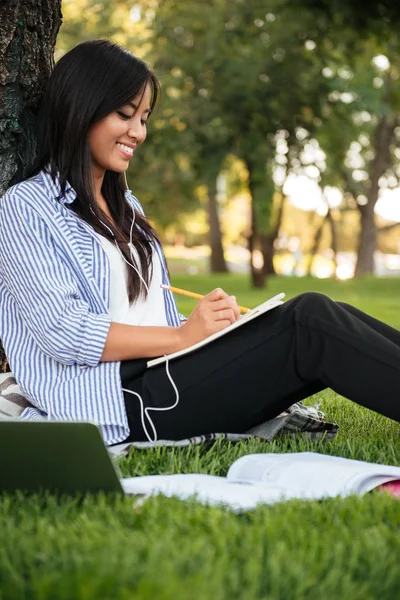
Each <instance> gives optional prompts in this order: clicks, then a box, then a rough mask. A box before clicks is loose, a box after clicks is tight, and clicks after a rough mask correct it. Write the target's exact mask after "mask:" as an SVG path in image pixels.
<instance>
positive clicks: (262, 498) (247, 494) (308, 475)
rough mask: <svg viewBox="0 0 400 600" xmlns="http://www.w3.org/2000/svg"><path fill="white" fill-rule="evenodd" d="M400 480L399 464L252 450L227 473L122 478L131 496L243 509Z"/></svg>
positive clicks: (358, 491)
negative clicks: (161, 497)
mask: <svg viewBox="0 0 400 600" xmlns="http://www.w3.org/2000/svg"><path fill="white" fill-rule="evenodd" d="M396 480H400V467H391V466H386V465H379V464H374V463H367V462H361V461H358V460H350V459H346V458H339V457H337V456H327V455H324V454H317V453H314V452H299V453H291V454H248V455H247V456H242V457H241V458H239V459H238V460H236V461H235V462H234V463H233V464H232V466H231V467H230V469H229V471H228V475H227V477H215V476H212V475H201V474H185V475H149V476H145V477H131V478H128V479H122V480H121V483H122V487H123V488H124V491H125V492H126V493H127V494H143V495H145V496H147V495H149V496H151V495H157V494H163V495H165V496H169V497H171V496H177V497H178V498H180V499H182V500H186V499H188V498H191V497H196V499H197V500H198V501H199V502H201V503H203V504H210V505H225V506H228V507H230V508H232V509H233V510H236V511H242V510H250V509H253V508H255V507H256V506H257V505H258V504H273V503H275V502H279V501H282V500H290V499H293V498H300V499H305V500H320V499H323V498H331V497H336V496H342V497H344V496H348V495H351V494H357V495H360V496H361V495H362V494H364V493H366V492H369V491H371V490H373V489H375V488H376V487H378V486H380V485H382V484H384V483H386V482H389V481H396Z"/></svg>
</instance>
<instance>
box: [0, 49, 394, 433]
mask: <svg viewBox="0 0 400 600" xmlns="http://www.w3.org/2000/svg"><path fill="white" fill-rule="evenodd" d="M157 94H158V82H157V79H156V78H155V76H154V74H153V73H152V72H151V71H150V70H149V68H148V67H147V66H146V65H145V64H144V63H143V62H142V61H141V60H139V59H137V58H136V57H134V56H132V55H131V54H130V53H129V52H127V51H126V50H123V49H122V48H120V47H118V46H116V45H115V44H112V43H111V42H108V41H103V40H99V41H91V42H85V43H83V44H80V45H79V46H77V47H76V48H74V49H73V50H71V51H70V52H69V53H68V54H66V55H65V56H64V57H63V58H61V60H60V61H59V62H58V64H57V65H56V67H55V69H54V72H53V74H52V76H51V78H50V81H49V85H48V89H47V91H46V93H45V96H44V99H43V103H42V108H41V116H40V127H39V144H38V148H39V162H38V169H37V172H36V174H35V175H34V176H33V177H32V178H30V179H28V180H26V181H24V182H22V183H20V184H18V185H16V186H14V187H12V188H11V189H10V190H9V191H8V192H7V193H6V194H5V196H4V197H3V198H2V200H1V203H0V204H1V209H0V236H1V240H0V280H1V283H0V307H1V331H0V337H1V339H2V340H3V343H4V348H5V351H6V354H7V356H8V360H9V363H10V366H11V369H12V371H13V372H14V374H15V377H16V379H17V381H18V382H19V383H20V385H21V387H22V389H23V391H24V392H25V394H26V396H27V398H28V399H29V400H30V401H31V403H32V405H33V408H30V409H27V410H26V411H25V413H24V415H23V417H24V418H42V417H43V416H47V417H48V418H50V419H72V420H90V421H95V422H97V423H99V424H100V426H101V428H102V432H103V436H104V439H105V441H106V443H108V444H115V443H118V442H122V441H124V440H143V439H146V438H148V439H155V438H156V437H157V436H158V437H159V438H168V439H179V438H183V437H188V436H192V435H195V434H202V433H208V432H212V431H231V432H243V431H246V430H248V429H249V428H251V427H252V426H254V425H256V424H258V423H261V422H262V421H264V420H266V419H268V418H272V417H274V416H275V415H276V414H278V413H279V412H281V411H282V410H283V409H285V408H287V407H288V406H289V405H291V404H292V403H294V402H296V401H298V400H301V399H303V398H305V397H307V396H309V395H311V394H313V393H315V392H317V391H320V390H322V389H324V388H326V387H328V386H329V387H331V388H333V389H334V390H335V391H337V392H338V393H340V394H343V395H344V396H346V397H348V398H350V399H352V400H354V401H355V402H358V403H359V404H362V405H364V406H367V407H368V408H371V409H373V410H376V411H378V412H380V413H382V414H384V415H387V416H389V417H391V418H393V419H397V420H400V401H399V390H400V332H398V331H396V330H395V329H392V328H391V327H389V326H387V325H385V324H384V323H381V322H379V321H377V320H375V319H373V318H372V317H369V316H368V315H366V314H364V313H362V312H360V311H358V310H357V309H355V308H353V307H351V306H348V305H345V304H342V303H337V302H333V301H331V300H330V299H329V298H327V297H325V296H322V295H319V294H313V293H310V294H303V295H301V296H298V297H297V298H294V299H293V300H290V301H288V302H286V303H285V304H284V305H282V306H280V307H278V308H276V309H274V310H272V311H270V312H268V313H266V314H265V315H263V316H262V317H259V318H258V319H255V320H254V321H251V322H249V323H248V324H247V325H246V326H244V327H240V328H238V329H236V330H234V331H232V332H231V333H229V334H228V335H227V336H223V337H222V338H220V339H218V340H216V341H215V342H213V343H211V344H209V345H207V346H205V347H204V348H202V349H200V350H198V351H196V352H194V353H193V354H188V355H187V356H184V357H181V358H179V359H176V360H174V361H171V363H170V364H169V363H167V365H166V366H165V365H160V366H158V367H155V368H151V369H147V370H146V362H147V359H148V358H150V357H155V356H160V355H164V354H170V353H172V352H174V351H177V350H180V349H183V348H186V347H188V346H190V345H192V344H194V343H196V342H198V341H200V340H202V339H204V338H205V337H207V336H209V335H210V334H212V333H214V332H216V331H219V330H221V329H223V328H225V327H226V326H228V325H229V324H230V323H232V322H233V321H235V320H236V319H237V318H238V317H239V308H238V306H237V303H236V300H235V298H234V297H232V296H229V295H228V294H226V293H225V292H224V291H223V290H221V289H216V290H214V291H212V292H211V293H210V294H208V295H207V296H206V297H205V298H203V299H202V300H200V301H199V303H198V305H197V306H196V308H195V309H194V311H193V313H192V314H191V315H190V317H189V319H188V320H186V321H185V320H183V319H182V318H181V317H180V316H179V315H178V312H177V309H176V306H175V302H174V299H173V297H172V295H171V293H170V292H169V291H165V290H162V289H161V288H160V283H164V284H168V274H167V268H166V264H165V260H164V256H163V253H162V251H161V247H160V244H159V241H158V238H157V235H156V233H155V231H154V230H153V228H152V227H151V226H150V224H149V223H148V221H147V220H146V218H145V216H144V215H143V212H142V209H141V207H140V204H139V203H138V201H137V200H136V198H135V197H134V196H133V195H132V194H131V192H130V191H129V190H126V189H125V185H124V173H125V171H126V170H127V168H128V165H129V161H130V160H131V159H132V157H133V156H134V153H135V151H136V149H137V147H138V146H139V145H140V144H141V143H143V142H144V140H145V138H146V123H147V120H148V118H149V116H150V114H151V112H152V110H153V108H154V105H155V103H156V100H157ZM151 410H153V411H154V412H152V414H151V417H150V414H149V411H151Z"/></svg>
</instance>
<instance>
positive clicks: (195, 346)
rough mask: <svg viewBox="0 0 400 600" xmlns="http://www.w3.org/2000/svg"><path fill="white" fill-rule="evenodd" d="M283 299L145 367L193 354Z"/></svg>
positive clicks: (245, 315)
mask: <svg viewBox="0 0 400 600" xmlns="http://www.w3.org/2000/svg"><path fill="white" fill-rule="evenodd" d="M284 297H285V294H284V293H281V294H278V295H277V296H274V297H273V298H270V299H269V300H266V302H263V303H262V304H259V305H258V306H256V307H255V308H252V309H251V310H249V312H247V313H246V314H244V315H243V316H242V317H240V319H238V320H237V321H235V322H234V323H232V324H231V325H228V327H225V329H222V331H217V333H214V334H213V335H210V336H209V337H207V338H205V339H204V340H202V341H201V342H198V343H197V344H193V346H189V347H188V348H184V350H179V351H178V352H173V353H172V354H168V355H167V356H160V357H159V358H153V359H152V360H149V361H148V363H147V366H148V367H155V366H156V365H159V364H161V363H163V362H166V360H167V358H168V360H173V359H174V358H178V357H179V356H184V355H185V354H189V353H190V352H194V351H195V350H198V348H202V347H203V346H206V345H207V344H210V343H211V342H213V341H214V340H216V339H218V338H220V337H222V336H223V335H226V334H227V333H229V332H230V331H232V330H233V329H237V328H238V327H242V325H246V323H248V322H249V321H252V320H253V319H256V318H257V317H259V316H260V315H263V314H264V313H266V312H268V311H269V310H272V309H273V308H276V307H277V306H280V305H281V304H283V298H284Z"/></svg>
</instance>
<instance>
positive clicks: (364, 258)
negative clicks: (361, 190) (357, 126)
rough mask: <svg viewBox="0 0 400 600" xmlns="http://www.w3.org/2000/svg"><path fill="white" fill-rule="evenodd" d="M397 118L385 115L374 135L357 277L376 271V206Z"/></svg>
mask: <svg viewBox="0 0 400 600" xmlns="http://www.w3.org/2000/svg"><path fill="white" fill-rule="evenodd" d="M396 125H397V119H393V121H391V122H390V121H388V117H387V116H384V117H382V118H381V120H380V121H379V123H378V125H377V128H376V130H375V135H374V144H373V145H374V152H375V158H374V159H373V161H372V165H371V171H370V178H369V183H370V185H369V190H368V194H367V200H368V201H367V204H365V205H363V206H359V207H358V208H359V211H360V218H361V221H360V225H361V233H360V240H359V245H358V252H357V264H356V268H355V273H354V276H355V277H362V276H363V275H373V273H374V272H375V264H374V254H375V250H376V247H377V239H376V235H377V227H376V223H375V212H374V208H375V205H376V203H377V201H378V197H379V179H380V178H381V177H382V175H384V173H385V171H386V170H387V168H388V167H389V165H390V160H391V152H390V151H391V145H392V143H393V139H394V130H395V128H396Z"/></svg>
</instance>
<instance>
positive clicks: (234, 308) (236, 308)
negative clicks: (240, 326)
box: [231, 296, 240, 319]
mask: <svg viewBox="0 0 400 600" xmlns="http://www.w3.org/2000/svg"><path fill="white" fill-rule="evenodd" d="M231 299H232V308H233V312H234V313H235V317H236V319H238V318H239V317H240V308H239V306H238V303H237V302H236V296H231Z"/></svg>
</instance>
